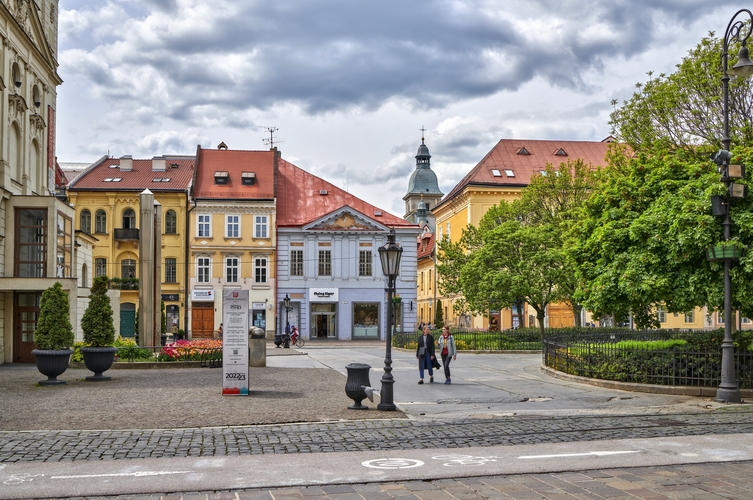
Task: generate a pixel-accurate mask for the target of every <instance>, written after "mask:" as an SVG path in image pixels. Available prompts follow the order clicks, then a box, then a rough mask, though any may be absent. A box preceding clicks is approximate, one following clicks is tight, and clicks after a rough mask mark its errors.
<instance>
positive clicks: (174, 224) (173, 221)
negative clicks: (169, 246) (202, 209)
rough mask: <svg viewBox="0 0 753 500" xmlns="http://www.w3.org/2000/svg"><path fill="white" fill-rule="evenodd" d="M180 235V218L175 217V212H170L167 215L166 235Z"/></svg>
mask: <svg viewBox="0 0 753 500" xmlns="http://www.w3.org/2000/svg"><path fill="white" fill-rule="evenodd" d="M177 233H178V216H177V215H175V210H168V211H167V212H166V213H165V234H177Z"/></svg>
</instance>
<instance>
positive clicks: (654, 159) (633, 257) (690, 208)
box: [569, 147, 753, 327]
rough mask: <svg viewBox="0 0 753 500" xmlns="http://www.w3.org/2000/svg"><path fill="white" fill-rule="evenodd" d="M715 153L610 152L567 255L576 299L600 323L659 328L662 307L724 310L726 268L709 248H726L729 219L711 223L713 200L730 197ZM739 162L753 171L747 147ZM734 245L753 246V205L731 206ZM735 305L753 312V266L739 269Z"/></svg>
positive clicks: (735, 272) (740, 150)
mask: <svg viewBox="0 0 753 500" xmlns="http://www.w3.org/2000/svg"><path fill="white" fill-rule="evenodd" d="M710 151H711V148H710V147H707V148H705V149H704V148H699V149H698V150H696V151H692V150H683V149H675V150H671V151H668V150H661V149H658V150H654V151H644V152H642V153H640V154H638V155H637V156H636V155H634V154H632V153H630V154H613V155H612V156H611V157H610V166H609V167H608V168H606V169H605V170H604V171H603V172H601V173H600V180H599V185H598V187H597V188H596V189H595V190H594V192H593V194H592V196H591V197H590V199H589V200H588V202H587V203H586V204H585V208H584V218H583V220H582V222H581V224H580V225H579V226H577V227H576V228H575V229H574V231H573V235H574V236H575V237H574V239H573V240H572V242H571V246H570V248H569V253H570V255H571V257H572V258H573V260H574V262H575V263H576V268H577V271H578V276H579V279H580V282H579V285H580V288H579V298H580V299H581V300H582V302H583V304H584V305H585V306H586V307H587V308H588V309H589V310H590V311H592V312H593V313H594V314H595V315H597V316H603V315H613V316H623V315H625V314H629V313H632V314H633V318H634V321H635V323H636V325H637V326H638V327H652V326H654V327H658V326H659V323H658V319H657V317H656V308H657V307H658V306H662V307H664V308H666V310H668V311H669V312H678V313H679V312H685V311H689V310H692V309H693V308H694V307H700V306H703V305H708V306H709V307H710V308H711V309H712V310H719V309H721V308H722V305H723V280H722V267H721V264H719V263H709V262H708V261H707V258H706V249H707V248H708V247H709V246H711V245H715V244H719V243H720V242H722V241H723V240H724V238H723V229H722V218H721V217H715V216H712V215H711V203H710V197H711V195H714V194H716V195H719V194H723V193H724V189H725V188H724V185H723V184H722V183H721V182H720V178H719V173H718V172H717V170H716V165H714V164H713V163H712V162H710V161H709V160H708V159H707V158H708V157H709V156H708V154H709V153H710ZM733 161H735V162H740V161H742V162H746V163H748V164H751V161H753V155H751V150H750V149H744V148H738V149H737V150H735V158H733ZM731 218H732V221H733V226H734V228H735V229H734V234H733V236H734V239H735V240H736V241H737V242H739V244H743V245H749V244H751V242H753V217H752V216H751V203H750V201H748V200H742V201H738V202H735V203H733V204H732V209H731ZM732 278H733V291H734V297H733V307H734V308H736V309H740V310H741V311H742V312H743V314H745V315H750V314H751V313H753V307H752V305H753V301H752V300H751V299H753V287H752V286H751V285H750V284H749V283H750V282H751V278H753V262H751V261H750V259H747V258H746V259H744V260H743V261H742V262H741V264H740V265H738V266H735V267H734V268H733V271H732Z"/></svg>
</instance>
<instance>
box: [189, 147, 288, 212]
mask: <svg viewBox="0 0 753 500" xmlns="http://www.w3.org/2000/svg"><path fill="white" fill-rule="evenodd" d="M275 154H276V151H273V150H268V151H243V150H233V149H201V148H199V149H198V150H197V153H196V156H197V157H198V162H197V165H196V176H195V180H194V184H193V189H192V195H193V197H194V198H195V199H197V200H209V199H215V200H230V199H255V200H273V199H274V198H275V170H274V161H275ZM215 172H227V174H228V179H229V180H228V183H227V184H215V182H214V178H215ZM244 172H250V173H253V174H255V178H254V183H253V184H251V185H244V184H243V183H242V181H241V177H242V174H243V173H244Z"/></svg>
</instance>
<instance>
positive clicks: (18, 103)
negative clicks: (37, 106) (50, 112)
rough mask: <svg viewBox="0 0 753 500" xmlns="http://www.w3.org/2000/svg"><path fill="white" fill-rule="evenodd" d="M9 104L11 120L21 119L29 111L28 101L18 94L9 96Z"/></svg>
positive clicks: (9, 117)
mask: <svg viewBox="0 0 753 500" xmlns="http://www.w3.org/2000/svg"><path fill="white" fill-rule="evenodd" d="M8 104H9V106H8V109H9V111H10V113H8V119H9V120H14V119H19V118H20V117H22V116H23V115H24V113H26V111H27V110H28V109H29V106H28V105H27V104H26V100H25V99H24V98H23V97H21V96H20V95H18V94H10V95H9V96H8Z"/></svg>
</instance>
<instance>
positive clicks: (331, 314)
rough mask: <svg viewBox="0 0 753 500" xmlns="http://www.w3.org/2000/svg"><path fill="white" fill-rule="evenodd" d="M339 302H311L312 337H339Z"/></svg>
mask: <svg viewBox="0 0 753 500" xmlns="http://www.w3.org/2000/svg"><path fill="white" fill-rule="evenodd" d="M336 313H337V304H335V303H327V302H318V303H312V304H311V338H312V339H336V338H337V328H336V326H337V322H336V318H337V314H336Z"/></svg>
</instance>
